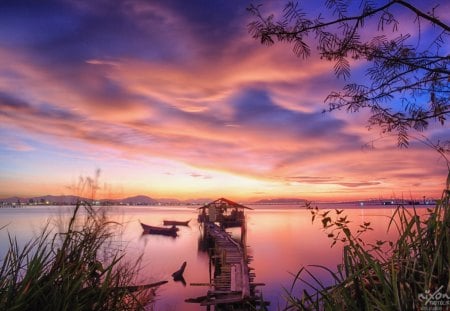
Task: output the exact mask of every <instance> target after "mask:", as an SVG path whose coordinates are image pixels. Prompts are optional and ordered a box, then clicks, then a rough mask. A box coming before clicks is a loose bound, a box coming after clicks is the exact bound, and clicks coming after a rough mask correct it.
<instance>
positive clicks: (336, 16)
mask: <svg viewBox="0 0 450 311" xmlns="http://www.w3.org/2000/svg"><path fill="white" fill-rule="evenodd" d="M325 4H326V9H327V12H328V13H329V14H328V15H327V16H324V15H323V14H320V15H318V16H317V17H315V18H311V17H309V16H308V15H307V11H306V10H304V9H303V8H302V7H301V6H300V5H299V4H298V3H297V2H289V3H287V4H286V6H285V8H284V12H283V16H282V17H281V18H280V19H277V20H276V19H275V15H274V14H271V15H268V16H265V15H263V13H262V12H261V11H262V7H261V6H260V5H259V6H256V5H251V6H250V7H249V8H248V11H249V12H250V13H251V14H252V15H253V16H254V20H253V21H252V22H251V23H249V25H248V29H249V32H250V34H251V35H252V36H253V38H255V39H258V40H260V42H261V43H262V44H265V45H273V44H275V43H276V42H287V43H290V44H292V45H293V51H294V53H295V54H296V55H297V56H299V57H301V58H303V59H305V58H307V57H309V56H311V54H312V53H311V45H313V44H315V45H316V49H317V51H318V53H319V55H320V58H321V59H323V60H326V61H331V62H334V72H335V74H336V76H337V77H338V78H343V79H344V80H349V79H350V78H351V65H352V64H360V63H361V62H364V63H365V64H366V65H367V69H366V73H365V75H366V78H367V83H365V84H362V83H360V80H361V79H359V81H358V82H353V83H352V82H349V83H347V84H346V85H345V86H344V88H343V89H342V90H340V91H332V92H331V93H330V94H329V96H328V97H327V98H326V99H325V102H326V103H327V105H328V109H326V110H328V111H333V110H337V109H346V110H347V111H349V112H356V111H359V110H361V109H368V110H369V111H370V118H369V120H368V127H369V128H372V127H373V126H379V127H380V129H381V132H382V133H390V132H392V133H396V134H397V135H398V144H399V146H402V147H407V146H408V143H409V132H411V131H412V130H414V131H423V130H425V129H427V127H428V126H429V124H430V122H432V121H433V122H437V123H439V124H441V125H444V124H445V122H446V121H447V120H446V119H447V117H448V115H449V114H450V104H449V95H450V87H449V81H450V55H449V54H448V39H449V36H450V26H449V25H447V24H445V23H444V22H443V21H442V20H440V19H439V17H438V7H436V8H432V9H430V10H429V11H428V12H423V11H421V10H419V9H418V8H417V7H415V6H413V5H411V4H410V3H409V2H407V1H402V0H389V1H386V2H385V3H384V4H379V2H375V1H371V0H363V1H360V5H359V6H358V7H356V6H355V2H351V1H346V0H326V2H325ZM396 8H400V9H402V10H403V11H405V12H406V13H411V14H412V16H414V17H415V25H416V29H415V30H414V31H415V33H406V34H403V33H400V30H399V25H400V22H401V21H400V20H399V19H398V18H397V17H396V15H395V13H394V12H395V11H394V10H395V9H396ZM423 23H425V24H427V25H428V24H431V26H433V29H434V30H436V32H437V33H438V34H437V35H436V37H435V38H434V40H432V42H431V43H430V44H428V43H425V42H420V33H421V29H422V24H423ZM368 25H369V26H368ZM373 25H376V28H377V29H371V31H370V33H372V35H367V33H368V32H367V30H366V28H368V27H374V26H373ZM388 31H390V32H391V33H388ZM413 37H414V38H417V37H418V38H419V39H418V40H419V41H418V42H417V44H415V45H413V44H411V41H412V38H413ZM313 42H315V43H313ZM326 110H325V111H326Z"/></svg>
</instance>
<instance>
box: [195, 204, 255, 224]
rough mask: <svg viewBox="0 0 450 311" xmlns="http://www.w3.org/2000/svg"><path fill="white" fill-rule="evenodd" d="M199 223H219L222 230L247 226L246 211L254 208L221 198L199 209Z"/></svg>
mask: <svg viewBox="0 0 450 311" xmlns="http://www.w3.org/2000/svg"><path fill="white" fill-rule="evenodd" d="M198 209H199V215H198V222H199V223H204V222H211V223H215V222H217V223H219V224H220V226H221V227H222V228H230V227H241V226H242V225H243V224H245V215H244V211H245V210H246V209H248V210H251V209H252V208H250V207H247V206H244V205H242V204H239V203H236V202H233V201H231V200H228V199H225V198H220V199H217V200H215V201H213V202H211V203H208V204H205V205H203V206H202V207H199V208H198Z"/></svg>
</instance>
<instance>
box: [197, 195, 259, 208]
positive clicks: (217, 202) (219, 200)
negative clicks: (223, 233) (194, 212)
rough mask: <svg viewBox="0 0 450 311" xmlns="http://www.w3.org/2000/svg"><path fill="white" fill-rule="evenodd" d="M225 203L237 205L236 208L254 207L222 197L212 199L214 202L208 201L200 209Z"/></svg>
mask: <svg viewBox="0 0 450 311" xmlns="http://www.w3.org/2000/svg"><path fill="white" fill-rule="evenodd" d="M223 204H225V205H228V206H229V207H235V208H242V209H250V210H253V208H250V207H247V206H244V205H242V204H239V203H236V202H233V201H231V200H228V199H225V198H220V199H217V200H215V201H212V202H210V203H208V204H205V205H203V206H202V207H199V208H198V209H204V208H208V207H210V206H211V205H223Z"/></svg>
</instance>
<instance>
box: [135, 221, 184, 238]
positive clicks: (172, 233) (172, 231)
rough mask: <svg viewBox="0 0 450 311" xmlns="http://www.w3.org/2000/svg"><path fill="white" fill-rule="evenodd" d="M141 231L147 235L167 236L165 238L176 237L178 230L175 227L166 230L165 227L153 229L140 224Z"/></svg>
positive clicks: (153, 227)
mask: <svg viewBox="0 0 450 311" xmlns="http://www.w3.org/2000/svg"><path fill="white" fill-rule="evenodd" d="M140 224H141V227H142V229H143V230H144V233H149V234H160V235H167V236H173V237H176V236H177V231H178V228H177V227H175V226H172V227H169V228H166V227H155V226H149V225H146V224H143V223H142V222H140Z"/></svg>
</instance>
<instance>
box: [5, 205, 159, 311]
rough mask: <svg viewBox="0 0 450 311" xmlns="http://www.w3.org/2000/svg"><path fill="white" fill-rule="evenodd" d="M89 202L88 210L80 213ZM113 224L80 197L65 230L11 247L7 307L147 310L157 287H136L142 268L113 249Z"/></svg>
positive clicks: (13, 243)
mask: <svg viewBox="0 0 450 311" xmlns="http://www.w3.org/2000/svg"><path fill="white" fill-rule="evenodd" d="M82 207H84V208H85V210H86V213H85V214H83V215H82V214H81V213H80V209H81V208H82ZM112 226H114V223H111V222H109V221H108V220H107V218H106V216H105V215H104V214H102V213H99V212H96V211H94V210H93V209H92V207H91V206H90V205H88V204H85V203H79V204H77V206H76V207H75V209H74V212H73V214H72V217H71V218H70V221H69V223H68V226H67V228H66V229H65V230H64V233H59V234H55V235H54V236H53V237H52V236H51V230H49V228H48V227H47V228H46V229H45V230H44V232H43V234H42V236H40V237H38V238H35V239H33V240H32V241H30V242H28V243H27V244H26V245H25V246H24V247H23V248H20V247H19V245H18V243H17V241H16V240H15V239H14V238H12V237H10V238H9V241H10V247H9V250H8V252H7V254H6V256H5V257H4V258H3V261H2V262H1V266H0V306H1V309H2V310H11V311H13V310H58V311H61V310H71V311H72V310H142V309H144V305H145V304H146V303H147V302H148V301H149V300H150V299H151V296H152V292H151V290H143V291H137V292H132V290H131V289H130V288H132V287H130V286H128V285H129V284H130V283H131V281H132V280H133V277H134V276H135V275H136V272H137V271H136V270H135V269H136V268H135V266H134V265H133V268H131V267H130V266H127V265H124V264H122V261H121V259H122V257H121V256H120V255H119V251H118V250H114V249H113V250H110V252H109V253H108V255H106V256H105V255H104V254H105V251H108V249H107V246H108V242H109V241H110V240H111V237H112V233H111V232H112V231H111V229H112Z"/></svg>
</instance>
